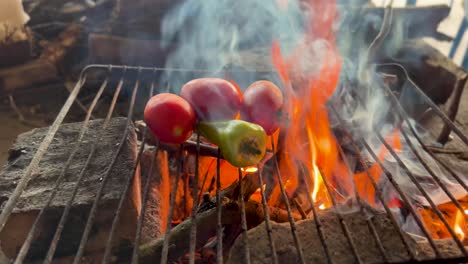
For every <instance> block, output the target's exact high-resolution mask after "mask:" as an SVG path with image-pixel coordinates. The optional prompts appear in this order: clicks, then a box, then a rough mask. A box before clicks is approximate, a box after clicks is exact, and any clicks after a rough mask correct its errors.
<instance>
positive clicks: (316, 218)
mask: <svg viewBox="0 0 468 264" xmlns="http://www.w3.org/2000/svg"><path fill="white" fill-rule="evenodd" d="M301 170H302V173H300V175H302V180H303V182H304V184H305V187H306V189H307V190H310V185H309V181H308V179H306V175H305V170H304V167H303V166H301ZM306 197H307V201H308V202H309V204H310V208H311V209H312V215H313V218H314V223H315V226H316V228H317V234H318V237H319V239H320V244H321V245H322V247H323V251H324V252H325V256H326V257H327V262H328V263H329V264H332V263H333V259H332V258H331V254H330V250H329V249H328V245H327V242H326V241H325V236H324V234H323V230H322V222H321V221H320V218H319V216H318V212H317V208H315V205H314V201H313V200H312V197H311V196H310V195H306Z"/></svg>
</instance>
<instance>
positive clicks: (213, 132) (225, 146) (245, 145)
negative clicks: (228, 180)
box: [197, 120, 267, 167]
mask: <svg viewBox="0 0 468 264" xmlns="http://www.w3.org/2000/svg"><path fill="white" fill-rule="evenodd" d="M197 129H198V132H199V133H200V134H201V135H202V136H204V137H206V138H207V139H208V140H209V141H211V142H212V143H214V144H216V145H218V147H219V148H220V150H221V154H223V157H224V159H226V160H227V161H228V162H229V163H231V164H232V165H234V166H236V167H247V166H252V165H256V164H257V163H258V162H260V160H261V159H262V158H263V156H265V151H266V141H267V135H266V133H265V130H263V128H262V127H261V126H259V125H256V124H252V123H249V122H246V121H242V120H230V121H222V122H200V123H199V124H198V126H197Z"/></svg>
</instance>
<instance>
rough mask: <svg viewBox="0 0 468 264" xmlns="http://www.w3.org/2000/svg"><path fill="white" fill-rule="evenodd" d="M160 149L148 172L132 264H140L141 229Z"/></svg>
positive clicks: (154, 156)
mask: <svg viewBox="0 0 468 264" xmlns="http://www.w3.org/2000/svg"><path fill="white" fill-rule="evenodd" d="M158 151H159V150H158V148H155V149H154V154H153V157H152V158H151V165H150V169H149V171H148V175H146V182H145V186H144V187H143V188H144V189H143V200H142V203H141V211H140V216H139V217H138V223H137V228H136V231H135V240H134V242H133V253H132V262H131V263H132V264H138V253H139V247H140V240H141V229H142V227H143V220H144V218H145V213H146V203H147V202H148V199H149V190H150V186H151V179H152V177H153V171H154V166H155V164H156V157H157V156H158Z"/></svg>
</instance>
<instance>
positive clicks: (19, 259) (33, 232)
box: [15, 77, 108, 263]
mask: <svg viewBox="0 0 468 264" xmlns="http://www.w3.org/2000/svg"><path fill="white" fill-rule="evenodd" d="M107 82H108V77H106V79H105V80H104V82H103V83H102V85H101V86H100V88H99V90H98V91H97V93H96V96H95V97H94V99H93V101H92V102H91V105H90V106H89V109H88V110H87V113H86V117H85V120H84V121H83V124H82V126H81V129H80V133H79V135H78V138H77V143H76V145H75V147H74V148H73V150H72V152H71V154H70V156H69V157H68V159H67V161H66V162H65V165H64V167H63V169H62V171H61V173H60V175H59V177H58V178H57V179H56V181H55V185H54V188H53V189H52V193H51V194H50V196H49V198H48V200H47V203H46V205H45V206H44V208H42V209H41V211H39V214H38V215H37V217H36V219H35V221H34V223H33V225H32V227H31V229H30V230H29V233H28V236H27V237H26V240H25V241H24V243H23V245H22V246H21V249H20V252H19V253H18V255H17V257H16V260H15V263H22V262H23V261H24V258H25V257H26V255H27V254H28V251H29V248H30V246H31V243H32V241H33V238H34V237H35V236H36V231H37V228H38V226H39V223H40V221H41V218H42V216H43V214H44V213H45V211H46V210H47V209H48V208H49V207H50V204H51V203H52V201H53V199H54V198H55V195H56V194H57V191H58V189H59V186H60V184H61V183H62V181H63V179H64V178H65V173H66V171H67V170H68V168H69V167H70V165H71V162H72V161H73V158H74V157H75V155H76V153H77V152H78V150H79V146H80V145H81V144H82V143H83V137H84V135H85V134H86V132H87V131H88V125H89V120H90V119H91V116H92V113H93V111H94V108H95V107H96V105H97V102H98V101H99V99H100V98H101V95H102V93H103V91H104V90H105V88H106V87H107Z"/></svg>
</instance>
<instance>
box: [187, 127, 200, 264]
mask: <svg viewBox="0 0 468 264" xmlns="http://www.w3.org/2000/svg"><path fill="white" fill-rule="evenodd" d="M199 163H200V134H199V133H197V153H196V154H195V177H194V181H193V194H192V199H193V204H192V225H191V226H190V251H189V263H190V264H195V250H196V247H197V211H198V177H199V171H198V170H199V165H200V164H199Z"/></svg>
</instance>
